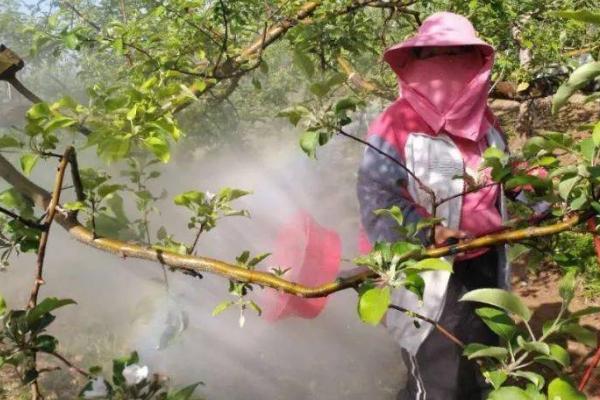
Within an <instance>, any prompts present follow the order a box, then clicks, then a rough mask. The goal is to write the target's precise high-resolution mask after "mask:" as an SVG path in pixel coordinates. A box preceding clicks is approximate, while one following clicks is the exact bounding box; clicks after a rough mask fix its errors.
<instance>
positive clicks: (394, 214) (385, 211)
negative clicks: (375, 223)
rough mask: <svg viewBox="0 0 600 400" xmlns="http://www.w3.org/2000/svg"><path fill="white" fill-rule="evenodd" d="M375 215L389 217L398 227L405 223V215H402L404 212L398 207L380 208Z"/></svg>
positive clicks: (374, 212)
mask: <svg viewBox="0 0 600 400" xmlns="http://www.w3.org/2000/svg"><path fill="white" fill-rule="evenodd" d="M373 214H375V215H377V216H382V215H385V216H388V217H391V218H393V219H394V221H396V223H397V224H398V226H402V224H403V223H404V215H403V214H402V210H401V209H400V207H398V206H392V207H390V208H380V209H378V210H375V211H373Z"/></svg>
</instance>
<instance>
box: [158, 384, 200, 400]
mask: <svg viewBox="0 0 600 400" xmlns="http://www.w3.org/2000/svg"><path fill="white" fill-rule="evenodd" d="M202 384H203V383H202V382H196V383H193V384H191V385H189V386H186V387H184V388H183V389H179V390H178V391H176V392H173V393H169V394H168V395H167V399H166V400H188V399H190V398H191V397H192V395H193V394H194V391H195V390H196V388H197V387H198V386H199V385H202Z"/></svg>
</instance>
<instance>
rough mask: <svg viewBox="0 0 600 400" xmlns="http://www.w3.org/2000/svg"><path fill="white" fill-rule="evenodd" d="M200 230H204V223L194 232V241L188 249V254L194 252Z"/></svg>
mask: <svg viewBox="0 0 600 400" xmlns="http://www.w3.org/2000/svg"><path fill="white" fill-rule="evenodd" d="M202 232H204V224H200V228H199V229H198V232H197V233H196V237H195V238H194V242H193V243H192V246H191V247H190V248H189V249H188V254H194V250H196V245H197V244H198V240H199V239H200V235H202Z"/></svg>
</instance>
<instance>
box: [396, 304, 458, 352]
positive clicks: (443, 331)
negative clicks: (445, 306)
mask: <svg viewBox="0 0 600 400" xmlns="http://www.w3.org/2000/svg"><path fill="white" fill-rule="evenodd" d="M388 308H391V309H392V310H396V311H400V312H404V313H407V314H410V316H412V317H415V318H417V319H420V320H422V321H425V322H427V323H430V324H431V325H433V327H434V328H435V329H437V330H438V331H439V332H440V333H441V334H442V335H444V336H445V337H446V338H448V339H449V340H450V341H451V342H453V343H455V344H456V345H457V346H459V347H463V348H464V347H465V344H464V343H463V342H462V341H461V340H460V339H459V338H457V337H456V336H454V335H453V334H452V333H450V331H449V330H447V329H446V328H444V327H443V326H442V325H440V324H439V323H437V321H434V320H433V319H431V318H429V317H426V316H424V315H421V314H417V313H416V312H414V311H411V310H408V309H406V308H404V307H400V306H397V305H395V304H390V305H389V306H388Z"/></svg>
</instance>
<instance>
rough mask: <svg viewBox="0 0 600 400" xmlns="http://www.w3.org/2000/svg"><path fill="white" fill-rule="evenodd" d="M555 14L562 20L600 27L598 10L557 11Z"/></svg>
mask: <svg viewBox="0 0 600 400" xmlns="http://www.w3.org/2000/svg"><path fill="white" fill-rule="evenodd" d="M555 14H556V15H557V16H559V17H562V18H567V19H573V20H575V21H580V22H587V23H590V24H596V25H600V12H598V10H595V11H590V10H577V11H572V10H568V11H557V12H556V13H555Z"/></svg>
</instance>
